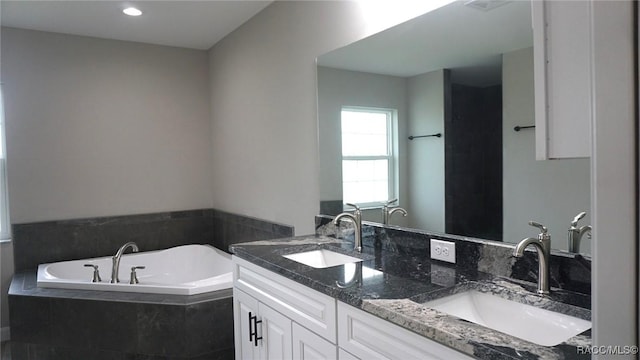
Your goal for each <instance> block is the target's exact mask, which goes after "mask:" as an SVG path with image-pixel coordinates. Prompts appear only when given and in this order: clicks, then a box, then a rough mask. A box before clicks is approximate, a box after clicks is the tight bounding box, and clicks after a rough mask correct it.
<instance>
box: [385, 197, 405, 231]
mask: <svg viewBox="0 0 640 360" xmlns="http://www.w3.org/2000/svg"><path fill="white" fill-rule="evenodd" d="M396 201H398V199H393V200H389V201H387V202H386V203H384V204H382V223H383V224H384V225H389V219H390V218H391V216H392V215H393V214H395V213H397V212H399V213H401V214H402V216H407V210H405V209H403V208H401V207H398V206H396V207H390V206H389V205H391V204H393V203H394V202H396Z"/></svg>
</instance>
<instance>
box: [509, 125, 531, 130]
mask: <svg viewBox="0 0 640 360" xmlns="http://www.w3.org/2000/svg"><path fill="white" fill-rule="evenodd" d="M535 127H536V126H535V125H529V126H516V127H514V128H513V131H520V130H524V129H533V128H535Z"/></svg>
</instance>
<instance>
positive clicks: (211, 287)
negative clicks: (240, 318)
mask: <svg viewBox="0 0 640 360" xmlns="http://www.w3.org/2000/svg"><path fill="white" fill-rule="evenodd" d="M85 264H91V265H97V266H98V269H99V271H100V277H101V279H102V281H101V282H96V283H94V282H91V280H92V275H93V269H92V268H91V267H85V266H84V265H85ZM134 266H144V267H145V268H144V269H138V270H136V273H137V277H138V280H139V284H129V279H130V274H131V268H132V267H134ZM111 268H112V259H111V257H110V256H108V257H101V258H92V259H84V260H71V261H63V262H57V263H51V264H41V265H39V266H38V280H37V281H38V287H44V288H62V289H81V290H102V291H124V292H138V293H154V294H176V295H195V294H201V293H205V292H210V291H216V290H222V289H230V288H231V287H232V281H233V276H232V265H231V255H229V254H227V253H225V252H224V251H222V250H219V249H216V248H214V247H212V246H209V245H183V246H177V247H173V248H169V249H165V250H158V251H148V252H138V253H131V254H125V255H123V256H122V258H121V260H120V268H119V272H118V274H119V275H118V277H119V279H120V283H115V284H112V283H110V280H111Z"/></svg>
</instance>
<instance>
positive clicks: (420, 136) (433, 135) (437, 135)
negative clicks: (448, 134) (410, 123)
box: [409, 133, 442, 140]
mask: <svg viewBox="0 0 640 360" xmlns="http://www.w3.org/2000/svg"><path fill="white" fill-rule="evenodd" d="M425 137H442V134H441V133H437V134H431V135H418V136H413V135H412V136H409V140H413V139H417V138H425Z"/></svg>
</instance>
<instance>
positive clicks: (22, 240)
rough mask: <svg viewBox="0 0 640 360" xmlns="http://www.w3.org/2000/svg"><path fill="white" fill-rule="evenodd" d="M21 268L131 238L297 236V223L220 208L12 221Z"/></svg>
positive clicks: (97, 253) (160, 245)
mask: <svg viewBox="0 0 640 360" xmlns="http://www.w3.org/2000/svg"><path fill="white" fill-rule="evenodd" d="M12 233H13V252H14V262H15V270H16V272H19V271H23V270H28V269H35V268H37V267H38V265H39V264H43V263H51V262H57V261H63V260H75V259H87V258H93V257H101V256H111V255H113V254H115V252H116V251H117V250H118V248H119V247H120V246H122V245H123V244H124V243H126V242H129V241H134V242H136V243H137V244H138V247H139V248H140V251H151V250H159V249H166V248H170V247H174V246H179V245H187V244H208V245H212V246H215V247H216V248H218V249H221V250H224V251H227V249H228V247H229V245H230V244H232V243H241V242H245V241H254V240H265V239H276V238H282V237H287V236H293V234H294V229H293V227H292V226H288V225H283V224H277V223H274V222H270V221H265V220H260V219H256V218H252V217H248V216H244V215H238V214H232V213H228V212H224V211H221V210H216V209H200V210H186V211H173V212H163V213H155V214H141V215H124V216H106V217H97V218H87V219H72V220H58V221H46V222H37V223H27V224H13V225H12Z"/></svg>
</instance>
